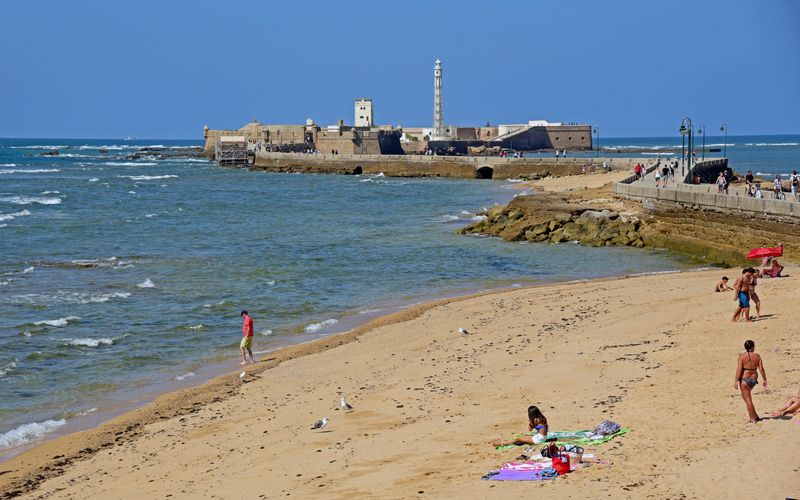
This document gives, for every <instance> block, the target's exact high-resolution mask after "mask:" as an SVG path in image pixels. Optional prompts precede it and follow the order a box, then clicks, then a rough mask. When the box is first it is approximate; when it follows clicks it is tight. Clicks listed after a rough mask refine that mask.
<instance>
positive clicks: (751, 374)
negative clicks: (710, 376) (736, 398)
mask: <svg viewBox="0 0 800 500" xmlns="http://www.w3.org/2000/svg"><path fill="white" fill-rule="evenodd" d="M755 349H756V343H755V342H753V341H752V340H748V341H746V342H745V343H744V350H745V352H744V353H743V354H739V358H738V360H737V361H736V374H735V375H734V380H733V388H734V389H736V390H738V391H741V392H742V399H743V400H744V404H745V406H746V407H747V415H748V416H749V417H750V420H748V423H752V424H755V423H756V422H758V421H759V420H761V419H760V418H759V417H758V413H756V408H755V406H753V395H752V394H751V391H752V390H753V387H755V386H756V384H758V372H761V378H763V379H764V389H767V388H768V387H767V374H766V373H765V372H764V361H763V360H762V359H761V356H760V355H758V354H756V353H755Z"/></svg>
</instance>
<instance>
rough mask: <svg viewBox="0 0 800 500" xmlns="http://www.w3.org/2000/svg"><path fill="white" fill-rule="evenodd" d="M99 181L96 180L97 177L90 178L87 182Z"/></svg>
mask: <svg viewBox="0 0 800 500" xmlns="http://www.w3.org/2000/svg"><path fill="white" fill-rule="evenodd" d="M99 180H100V179H98V178H97V177H92V178H91V179H89V182H97V181H99Z"/></svg>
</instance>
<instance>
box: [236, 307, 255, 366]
mask: <svg viewBox="0 0 800 500" xmlns="http://www.w3.org/2000/svg"><path fill="white" fill-rule="evenodd" d="M241 316H242V319H243V320H242V342H241V343H240V344H239V350H240V351H242V362H241V363H239V364H241V365H242V366H244V365H246V364H247V356H246V355H245V349H246V350H247V353H248V354H250V363H252V364H256V358H255V357H254V356H253V318H251V317H250V315H249V314H247V311H242V313H241Z"/></svg>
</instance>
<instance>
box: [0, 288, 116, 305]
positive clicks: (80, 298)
mask: <svg viewBox="0 0 800 500" xmlns="http://www.w3.org/2000/svg"><path fill="white" fill-rule="evenodd" d="M130 296H131V294H130V293H129V292H115V293H77V292H63V291H59V292H56V293H55V294H53V295H45V294H39V293H29V294H23V295H15V296H13V297H10V298H9V299H7V300H3V299H0V301H2V302H10V303H12V304H41V305H52V304H100V303H104V302H108V301H109V300H111V299H126V298H128V297H130Z"/></svg>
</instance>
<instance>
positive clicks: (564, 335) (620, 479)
mask: <svg viewBox="0 0 800 500" xmlns="http://www.w3.org/2000/svg"><path fill="white" fill-rule="evenodd" d="M599 264H601V263H599ZM723 272H724V273H726V274H729V275H733V274H735V271H734V270H727V271H720V270H712V271H699V272H687V273H673V274H661V275H650V276H640V277H632V278H620V279H605V280H595V281H587V282H578V283H567V284H558V285H546V286H541V287H532V288H520V289H513V290H510V291H503V292H499V293H490V294H485V295H479V296H471V297H467V298H462V299H452V300H444V301H439V302H437V303H433V304H427V305H423V306H417V307H415V308H412V309H410V310H408V311H404V312H401V313H397V314H395V315H392V316H389V317H386V318H380V319H378V320H376V321H375V322H374V323H373V324H371V325H367V326H365V327H364V328H361V329H359V330H356V331H354V332H350V333H347V334H343V335H341V336H338V337H330V338H327V339H323V340H320V341H317V342H314V343H312V344H306V345H302V346H297V347H293V348H289V349H286V350H284V351H281V352H279V353H275V354H274V355H271V356H269V358H267V360H265V361H264V362H262V363H260V364H259V366H258V367H257V368H256V369H255V370H254V371H249V375H248V376H247V377H246V378H245V382H241V381H240V380H239V378H238V374H239V370H236V371H235V372H232V373H231V374H229V375H226V376H223V377H221V378H219V379H217V380H214V381H212V382H210V383H209V384H206V385H205V386H201V387H198V388H195V389H192V390H187V391H182V392H180V393H175V394H167V395H165V396H163V397H161V398H159V399H158V400H157V401H156V402H155V403H153V404H152V405H149V406H148V407H146V408H143V409H141V410H137V411H135V412H132V413H129V414H126V415H123V416H122V417H119V418H117V419H115V420H113V421H111V422H108V423H106V424H104V425H102V426H100V427H99V428H97V429H94V430H91V431H86V432H83V433H78V434H74V435H70V436H65V437H63V438H59V439H56V440H53V441H49V442H46V443H44V444H42V445H40V446H38V447H37V448H35V449H33V450H31V451H29V452H27V453H25V454H22V455H20V456H18V457H16V458H14V459H12V460H10V461H8V462H5V463H3V464H0V491H5V492H6V493H7V494H9V493H10V490H9V484H11V483H12V482H14V481H17V480H19V478H20V477H26V474H29V475H28V476H27V477H30V478H31V481H32V482H31V483H29V484H28V486H29V487H30V486H34V485H38V487H37V488H36V489H33V490H31V491H30V492H29V493H27V494H25V495H24V496H25V497H30V498H38V497H42V498H164V497H166V496H170V495H171V496H172V497H174V498H198V497H203V498H214V497H219V498H259V497H261V498H277V497H279V496H281V497H282V496H292V497H301V498H323V497H325V498H343V497H348V498H405V497H433V498H456V497H459V498H508V497H522V496H525V495H530V494H536V495H544V496H547V497H560V498H573V497H581V498H595V497H605V496H611V497H627V498H645V497H655V498H726V497H727V498H730V497H737V498H785V497H798V496H800V456H798V454H797V443H798V440H799V439H800V425H799V424H798V423H799V422H800V416H796V417H794V418H793V419H789V418H785V419H769V420H765V421H763V422H761V423H759V424H757V425H746V424H745V421H746V420H747V414H746V411H745V407H744V404H743V402H742V400H741V397H740V395H739V393H738V391H735V390H734V388H733V381H734V371H735V366H736V365H735V363H736V355H737V353H739V352H741V351H742V350H743V349H742V344H743V342H744V341H745V340H747V339H753V340H755V342H756V351H757V352H759V353H761V355H762V356H763V358H764V362H765V366H766V370H767V376H768V378H769V382H770V388H769V390H765V389H764V387H763V385H759V386H758V387H757V388H756V389H755V390H754V401H755V405H756V408H757V410H758V411H759V413H760V414H761V415H762V416H764V415H766V414H767V411H768V410H771V409H773V408H775V407H777V406H779V405H780V404H781V403H783V402H784V401H785V400H786V399H787V398H788V397H789V396H791V395H794V394H796V393H797V391H798V388H800V378H798V374H800V368H798V361H800V338H799V337H798V336H797V325H798V322H800V308H798V307H797V297H798V295H797V285H798V279H797V278H796V277H794V276H797V275H798V273H800V269H799V268H789V269H787V272H788V273H789V274H790V275H792V277H790V278H784V279H775V280H761V282H760V286H759V294H760V295H761V298H762V301H763V313H764V314H765V316H764V318H763V319H762V320H760V321H757V322H754V323H751V324H746V323H736V324H734V323H731V322H730V316H731V314H732V312H733V309H734V305H735V304H734V301H733V295H732V293H730V292H728V293H714V292H713V291H712V290H713V286H714V284H715V282H716V280H717V279H718V278H719V276H720V275H721V274H723ZM257 320H258V319H257ZM459 327H463V328H466V329H467V330H468V331H469V332H471V334H470V335H467V336H463V335H461V334H459V333H458V332H457V330H458V328H459ZM279 362H280V363H279ZM278 363H279V364H278ZM236 367H237V363H236V361H235V358H233V357H232V361H231V369H232V370H234V369H235V368H236ZM340 391H341V392H343V393H344V394H345V395H346V396H347V398H348V400H349V401H350V402H351V403H352V404H353V406H354V407H355V411H353V412H351V413H345V412H343V411H341V410H338V409H337V408H338V397H337V393H338V392H340ZM530 404H536V405H538V406H539V408H541V409H542V411H543V412H544V414H545V415H546V416H547V418H548V421H549V422H550V425H551V428H552V429H553V430H577V429H586V428H592V427H593V426H594V425H596V424H597V423H598V422H600V421H601V420H603V419H612V420H614V421H616V422H618V423H620V424H622V425H623V426H625V427H629V428H631V429H632V432H630V433H629V434H627V435H625V436H622V437H619V438H616V439H615V440H613V441H611V442H609V443H606V444H603V445H599V446H595V447H587V452H593V453H595V454H596V455H597V456H598V457H600V458H603V459H605V460H607V461H609V464H606V465H600V464H594V465H591V466H590V467H587V468H585V469H580V470H578V471H576V472H574V473H572V474H569V475H568V476H565V477H563V478H559V479H557V480H556V481H553V482H546V483H542V482H538V483H537V482H493V481H482V480H481V479H480V478H481V476H482V475H484V474H485V473H486V472H487V471H488V470H490V469H492V468H494V467H496V466H498V465H500V464H501V463H503V462H504V461H509V460H511V459H513V458H514V457H515V456H517V455H519V454H520V452H521V450H522V449H521V448H517V449H513V450H506V451H496V450H494V449H493V447H491V446H490V445H489V444H488V442H489V441H490V440H491V439H494V438H500V437H509V436H511V435H513V434H515V433H517V432H522V431H524V430H525V429H526V425H527V421H526V409H527V407H528V405H530ZM323 416H327V417H329V418H330V419H331V421H330V424H329V425H328V426H327V427H326V428H325V429H324V430H323V431H311V430H310V429H309V428H310V426H311V424H312V423H313V422H314V421H315V420H317V419H319V418H321V417H323ZM54 457H56V458H54ZM44 467H49V470H44V469H43V468H44ZM37 471H38V472H37ZM37 476H38V477H37Z"/></svg>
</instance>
